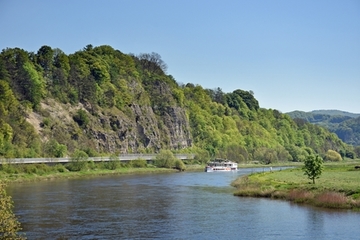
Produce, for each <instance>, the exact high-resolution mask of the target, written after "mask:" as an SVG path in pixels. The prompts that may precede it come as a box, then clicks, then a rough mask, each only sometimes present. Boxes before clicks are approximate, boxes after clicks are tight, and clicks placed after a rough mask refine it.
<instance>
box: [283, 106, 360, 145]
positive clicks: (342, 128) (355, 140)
mask: <svg viewBox="0 0 360 240" xmlns="http://www.w3.org/2000/svg"><path fill="white" fill-rule="evenodd" d="M287 114H288V115H289V116H291V117H292V118H293V119H295V118H299V119H305V120H306V121H308V122H309V123H314V124H318V125H320V126H323V127H325V128H327V129H328V130H330V131H331V132H333V133H335V134H336V135H338V137H339V138H340V139H341V140H343V141H344V142H346V143H348V144H351V145H354V146H360V114H356V113H349V112H344V111H339V110H314V111H311V112H302V111H293V112H289V113H287Z"/></svg>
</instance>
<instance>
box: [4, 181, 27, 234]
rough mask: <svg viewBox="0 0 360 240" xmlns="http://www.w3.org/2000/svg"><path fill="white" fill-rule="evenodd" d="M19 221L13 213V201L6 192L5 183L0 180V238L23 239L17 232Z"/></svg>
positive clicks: (19, 228)
mask: <svg viewBox="0 0 360 240" xmlns="http://www.w3.org/2000/svg"><path fill="white" fill-rule="evenodd" d="M20 230H21V227H20V222H19V221H18V220H17V218H16V216H15V214H14V213H13V201H12V199H11V197H10V196H8V195H7V194H6V191H5V184H4V183H2V182H0V239H25V237H24V236H21V235H19V234H18V232H19V231H20Z"/></svg>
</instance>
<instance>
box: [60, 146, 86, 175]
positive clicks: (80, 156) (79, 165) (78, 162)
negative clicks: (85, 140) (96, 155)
mask: <svg viewBox="0 0 360 240" xmlns="http://www.w3.org/2000/svg"><path fill="white" fill-rule="evenodd" d="M88 158H89V157H88V155H87V154H86V153H85V152H84V151H81V150H75V152H74V154H73V155H72V156H71V162H70V163H69V164H67V165H66V168H67V169H68V170H69V171H75V172H76V171H81V170H85V169H86V168H87V159H88Z"/></svg>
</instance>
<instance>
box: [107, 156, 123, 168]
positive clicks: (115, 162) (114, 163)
mask: <svg viewBox="0 0 360 240" xmlns="http://www.w3.org/2000/svg"><path fill="white" fill-rule="evenodd" d="M104 166H105V168H106V169H108V170H115V169H117V168H118V167H120V160H119V158H118V157H117V156H115V155H112V156H110V161H108V162H105V163H104Z"/></svg>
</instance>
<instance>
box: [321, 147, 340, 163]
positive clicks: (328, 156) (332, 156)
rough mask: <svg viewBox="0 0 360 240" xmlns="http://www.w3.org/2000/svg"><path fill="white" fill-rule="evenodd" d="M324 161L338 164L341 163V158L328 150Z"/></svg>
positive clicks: (336, 153) (338, 154)
mask: <svg viewBox="0 0 360 240" xmlns="http://www.w3.org/2000/svg"><path fill="white" fill-rule="evenodd" d="M325 160H326V161H331V162H340V161H342V157H341V155H340V153H338V152H336V151H334V150H331V149H329V150H328V151H327V152H326V155H325Z"/></svg>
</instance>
